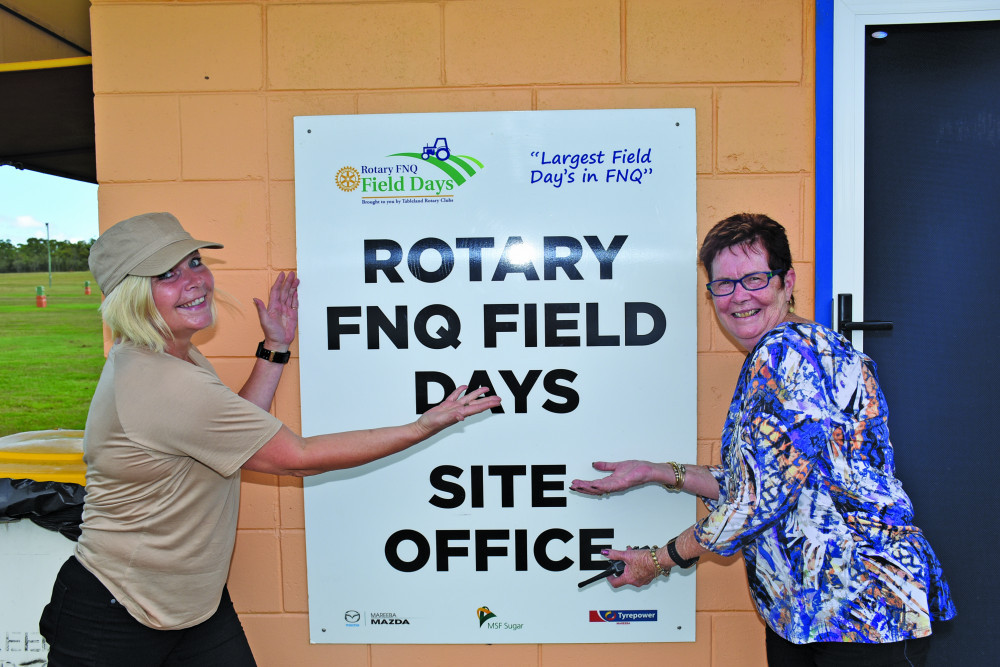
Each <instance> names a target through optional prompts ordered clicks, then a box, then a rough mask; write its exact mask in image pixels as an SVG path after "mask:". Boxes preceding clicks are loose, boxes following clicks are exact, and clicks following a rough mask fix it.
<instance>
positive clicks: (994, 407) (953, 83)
mask: <svg viewBox="0 0 1000 667" xmlns="http://www.w3.org/2000/svg"><path fill="white" fill-rule="evenodd" d="M879 30H881V31H884V32H885V36H884V37H883V38H881V39H879V38H874V37H872V36H871V35H872V33H873V32H876V31H879ZM866 32H867V36H866V40H867V43H866V49H865V184H864V187H865V190H864V191H865V201H864V215H865V219H864V223H865V227H864V228H865V281H864V284H865V288H864V290H865V293H864V302H865V313H864V314H865V319H867V320H890V321H892V322H893V323H894V328H893V329H892V330H891V331H876V332H865V334H864V350H865V352H866V353H867V354H869V355H870V356H871V357H872V358H873V359H874V360H875V362H876V363H877V364H878V370H879V376H880V378H881V381H882V387H883V389H884V391H885V394H886V398H887V399H888V402H889V410H890V418H889V426H890V431H891V434H892V442H893V446H894V448H895V452H896V466H897V471H898V474H899V477H900V479H901V480H902V481H903V485H904V488H905V489H906V491H907V492H908V493H909V495H910V497H911V498H912V499H913V502H914V505H915V508H916V523H917V525H918V526H920V527H921V528H923V529H924V531H925V533H926V534H927V536H928V538H929V539H930V541H931V544H932V545H933V547H934V549H935V550H936V552H937V554H938V556H939V558H940V559H941V562H942V564H943V565H944V570H945V575H946V576H947V577H948V580H949V582H950V584H951V587H952V595H953V597H954V599H955V603H956V605H957V607H958V617H957V618H956V619H955V620H954V621H952V622H950V623H943V624H937V625H935V627H934V634H935V636H936V640H935V641H934V643H933V646H932V649H931V659H930V663H929V664H931V665H941V666H945V665H948V666H950V665H963V666H964V665H990V664H997V663H996V662H995V661H996V660H997V655H998V654H1000V633H998V632H997V628H998V627H1000V612H998V611H997V609H996V606H997V604H998V602H1000V578H998V569H1000V568H998V566H997V562H998V554H1000V534H998V531H997V528H996V527H997V526H998V525H1000V514H998V512H1000V503H998V502H997V490H998V488H1000V465H998V462H997V456H996V453H995V450H996V449H997V445H998V444H1000V443H998V441H1000V436H998V419H997V415H998V413H1000V390H998V389H997V382H996V380H995V377H996V375H997V373H998V372H1000V321H998V314H1000V296H998V294H1000V292H998V289H1000V280H998V278H1000V261H998V258H997V254H998V250H1000V22H995V21H994V22H979V23H940V24H920V25H887V26H869V27H868V29H867V30H866Z"/></svg>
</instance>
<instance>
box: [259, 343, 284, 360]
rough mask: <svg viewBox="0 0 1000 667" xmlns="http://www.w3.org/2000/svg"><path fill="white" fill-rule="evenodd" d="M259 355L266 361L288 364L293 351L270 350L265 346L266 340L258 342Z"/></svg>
mask: <svg viewBox="0 0 1000 667" xmlns="http://www.w3.org/2000/svg"><path fill="white" fill-rule="evenodd" d="M257 357H258V358H259V359H263V360H264V361H270V362H273V363H276V364H287V363H288V360H289V359H291V358H292V353H291V352H275V351H274V350H269V349H267V348H266V347H264V341H260V342H259V343H258V344H257Z"/></svg>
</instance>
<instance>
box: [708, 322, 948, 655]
mask: <svg viewBox="0 0 1000 667" xmlns="http://www.w3.org/2000/svg"><path fill="white" fill-rule="evenodd" d="M887 417H888V409H887V407H886V403H885V397H884V396H883V395H882V391H881V389H879V386H878V380H877V378H876V373H875V364H874V362H873V361H872V360H871V359H869V358H868V357H866V356H865V355H863V354H861V353H859V352H857V351H856V350H855V349H854V348H853V347H852V346H851V344H850V343H849V342H847V340H846V339H844V338H843V337H842V336H840V335H839V334H837V333H835V332H833V331H831V330H830V329H827V328H825V327H823V326H820V325H818V324H795V323H788V322H786V323H783V324H781V325H779V326H778V327H776V328H775V329H773V330H771V331H769V332H768V333H767V334H765V335H764V337H763V338H761V340H760V342H759V343H758V344H757V345H756V347H754V349H753V350H752V351H751V352H750V354H749V355H748V356H747V359H746V362H745V363H744V364H743V369H742V371H741V372H740V378H739V383H738V384H737V386H736V392H735V394H734V395H733V401H732V404H731V405H730V407H729V415H728V417H727V419H726V424H725V429H724V430H723V434H722V461H723V464H722V465H721V466H717V467H713V468H712V473H713V475H714V476H715V478H716V479H717V480H718V481H719V499H718V501H711V500H708V501H706V504H707V505H708V507H709V509H710V510H711V512H710V514H709V515H708V516H707V517H706V518H705V519H704V520H702V521H700V522H699V523H698V524H697V525H696V526H695V537H696V538H697V540H698V542H699V543H700V544H701V545H702V546H704V547H705V548H706V549H709V550H710V551H714V552H716V553H719V554H722V555H731V554H733V553H735V552H737V551H738V550H740V549H742V550H743V558H744V561H745V563H746V568H747V577H748V580H749V583H750V590H751V593H752V595H753V599H754V602H755V604H756V605H757V609H758V611H759V612H760V614H761V616H762V617H763V618H764V620H765V621H766V622H767V624H768V625H769V626H770V627H771V629H773V630H774V631H775V632H776V633H778V634H779V635H781V636H782V637H784V638H785V639H787V640H788V641H791V642H794V643H796V644H804V643H807V642H818V641H837V642H892V641H901V640H903V639H908V638H915V637H924V636H926V635H929V634H930V633H931V621H939V620H945V619H949V618H951V617H953V616H954V615H955V606H954V604H953V603H952V600H951V595H950V593H949V590H948V585H947V583H946V582H945V580H944V576H943V575H942V572H941V566H940V563H939V562H938V560H937V557H936V556H935V555H934V551H933V550H932V549H931V546H930V544H929V543H928V542H927V540H926V539H925V538H924V535H923V533H921V531H920V529H919V528H917V527H916V526H914V525H913V523H912V521H913V506H912V505H911V503H910V499H909V498H908V497H907V495H906V493H905V492H904V491H903V488H902V485H901V484H900V482H899V480H897V479H896V477H895V475H894V464H893V451H892V445H891V444H890V442H889V428H888V425H887V421H886V420H887Z"/></svg>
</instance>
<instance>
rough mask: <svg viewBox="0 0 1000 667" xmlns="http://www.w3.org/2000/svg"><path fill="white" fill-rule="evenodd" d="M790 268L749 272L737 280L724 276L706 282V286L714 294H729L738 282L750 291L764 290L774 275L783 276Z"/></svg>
mask: <svg viewBox="0 0 1000 667" xmlns="http://www.w3.org/2000/svg"><path fill="white" fill-rule="evenodd" d="M787 271H788V269H785V270H784V271H756V272H754V273H748V274H746V275H745V276H743V277H742V278H737V279H736V280H731V279H729V278H723V279H722V280H713V281H712V282H710V283H705V287H707V288H708V291H709V292H711V293H712V296H729V295H730V294H732V293H733V292H735V291H736V283H739V284H740V285H743V289H745V290H747V291H748V292H756V291H757V290H762V289H764V288H765V287H767V286H768V285H769V284H770V282H771V278H773V277H774V276H782V275H784V274H785V273H787Z"/></svg>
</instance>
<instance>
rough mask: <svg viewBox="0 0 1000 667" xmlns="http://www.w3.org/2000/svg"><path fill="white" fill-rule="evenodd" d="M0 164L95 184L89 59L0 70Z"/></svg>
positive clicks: (45, 62) (48, 62)
mask: <svg viewBox="0 0 1000 667" xmlns="http://www.w3.org/2000/svg"><path fill="white" fill-rule="evenodd" d="M0 128H2V129H0V164H2V165H12V166H14V167H15V168H18V169H30V170H32V171H38V172H41V173H44V174H51V175H53V176H61V177H64V178H72V179H74V180H78V181H85V182H88V183H97V157H96V154H95V141H94V85H93V68H92V66H91V64H90V58H89V57H86V58H65V59H60V60H51V61H41V62H38V63H9V64H2V65H0Z"/></svg>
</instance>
